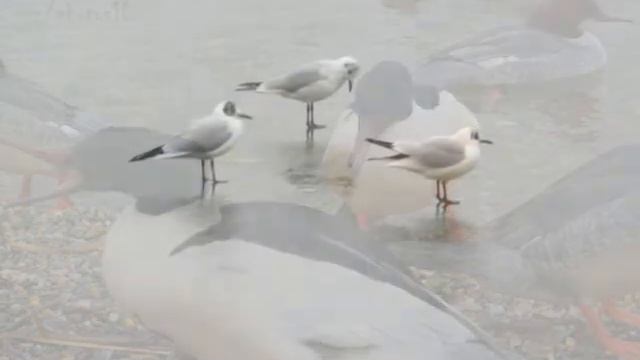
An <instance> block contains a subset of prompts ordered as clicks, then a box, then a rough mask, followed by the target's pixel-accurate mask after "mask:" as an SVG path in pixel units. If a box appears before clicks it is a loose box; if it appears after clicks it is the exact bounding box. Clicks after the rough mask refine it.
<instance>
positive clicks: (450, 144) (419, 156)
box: [408, 138, 465, 169]
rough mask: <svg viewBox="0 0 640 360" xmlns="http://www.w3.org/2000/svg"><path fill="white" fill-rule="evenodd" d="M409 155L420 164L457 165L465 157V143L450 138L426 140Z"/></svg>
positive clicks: (438, 166)
mask: <svg viewBox="0 0 640 360" xmlns="http://www.w3.org/2000/svg"><path fill="white" fill-rule="evenodd" d="M408 155H410V156H411V157H412V158H413V159H415V160H416V161H417V162H419V163H420V164H422V165H424V166H427V167H429V168H434V169H440V168H446V167H449V166H453V165H456V164H458V163H459V162H461V161H462V160H464V158H465V152H464V145H462V144H460V143H458V142H456V141H454V140H451V139H448V138H437V139H431V140H429V141H426V142H424V143H422V144H420V145H419V146H418V147H417V148H416V151H415V152H414V153H412V154H408Z"/></svg>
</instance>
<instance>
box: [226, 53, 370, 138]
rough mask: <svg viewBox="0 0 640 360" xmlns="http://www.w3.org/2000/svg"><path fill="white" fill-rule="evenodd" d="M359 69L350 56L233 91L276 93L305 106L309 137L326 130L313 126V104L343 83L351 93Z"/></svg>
mask: <svg viewBox="0 0 640 360" xmlns="http://www.w3.org/2000/svg"><path fill="white" fill-rule="evenodd" d="M359 69H360V65H358V61H357V60H356V59H354V58H353V57H351V56H344V57H341V58H339V59H335V60H318V61H315V62H312V63H309V64H306V65H303V66H301V67H300V68H298V69H297V70H295V71H293V72H291V73H289V74H286V75H283V76H280V77H277V78H274V79H271V80H267V81H257V82H246V83H242V84H240V85H238V87H237V88H236V91H256V92H259V93H275V94H279V95H281V96H283V97H285V98H289V99H295V100H298V101H302V102H304V103H306V104H307V135H309V133H311V132H312V131H313V130H315V129H321V128H324V127H325V125H319V124H316V123H315V121H314V116H313V115H314V112H313V104H314V103H315V102H318V101H320V100H324V99H326V98H328V97H329V96H331V95H333V93H335V92H336V91H337V90H338V89H339V88H340V87H341V86H342V85H343V84H344V83H345V82H348V84H349V91H351V90H352V88H353V81H354V79H355V77H356V76H357V74H358V71H359Z"/></svg>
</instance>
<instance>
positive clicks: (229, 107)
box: [223, 101, 236, 116]
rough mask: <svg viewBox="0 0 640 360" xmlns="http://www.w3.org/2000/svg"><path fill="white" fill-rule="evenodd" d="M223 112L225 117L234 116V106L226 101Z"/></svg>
mask: <svg viewBox="0 0 640 360" xmlns="http://www.w3.org/2000/svg"><path fill="white" fill-rule="evenodd" d="M223 111H224V113H225V114H226V115H229V116H231V115H234V114H235V113H236V105H235V104H234V103H233V102H231V101H227V103H226V104H224V109H223Z"/></svg>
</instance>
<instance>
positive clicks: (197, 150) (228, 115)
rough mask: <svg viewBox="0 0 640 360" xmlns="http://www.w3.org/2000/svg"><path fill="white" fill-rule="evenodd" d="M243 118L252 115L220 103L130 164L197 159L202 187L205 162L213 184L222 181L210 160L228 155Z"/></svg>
mask: <svg viewBox="0 0 640 360" xmlns="http://www.w3.org/2000/svg"><path fill="white" fill-rule="evenodd" d="M242 119H251V116H249V115H246V114H243V113H241V112H238V110H237V109H236V105H235V104H234V103H233V102H232V101H223V102H221V103H220V104H218V105H217V106H216V108H215V109H214V110H213V113H212V114H211V115H209V116H206V117H203V118H200V119H196V120H194V121H193V122H192V123H191V126H189V128H188V129H187V130H186V131H185V132H184V133H182V134H181V135H178V136H176V137H175V138H174V139H173V140H171V141H169V142H168V143H166V144H164V145H161V146H158V147H155V148H153V149H151V150H149V151H146V152H144V153H142V154H140V155H136V156H134V157H133V158H132V159H131V160H129V161H130V162H134V161H141V160H146V159H176V158H189V159H200V165H201V168H202V184H203V186H204V183H205V182H206V181H207V177H206V174H205V161H206V160H209V164H210V166H211V180H212V181H213V185H215V184H217V183H221V182H224V181H220V180H218V179H216V172H215V167H214V162H213V159H214V158H216V157H218V156H221V155H223V154H225V153H227V152H228V151H229V150H231V148H232V147H233V145H235V143H236V141H238V138H239V137H240V135H241V134H242V132H243V130H244V124H243V122H242Z"/></svg>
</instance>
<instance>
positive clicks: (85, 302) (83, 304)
mask: <svg viewBox="0 0 640 360" xmlns="http://www.w3.org/2000/svg"><path fill="white" fill-rule="evenodd" d="M74 306H75V307H76V308H77V309H80V310H85V311H89V310H91V300H89V299H80V300H78V301H76V302H75V304H74Z"/></svg>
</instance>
